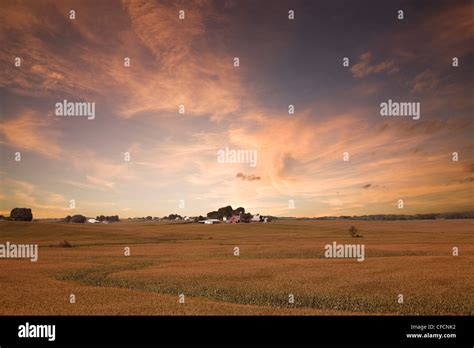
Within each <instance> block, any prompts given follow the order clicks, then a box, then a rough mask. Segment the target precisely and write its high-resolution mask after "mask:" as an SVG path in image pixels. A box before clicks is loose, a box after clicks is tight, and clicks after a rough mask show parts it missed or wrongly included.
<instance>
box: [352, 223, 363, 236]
mask: <svg viewBox="0 0 474 348" xmlns="http://www.w3.org/2000/svg"><path fill="white" fill-rule="evenodd" d="M357 232H358V230H357V228H356V227H355V226H351V227H350V228H349V233H350V234H351V237H352V238H356V237H357V238H358V237H362V236H361V235H359V234H357Z"/></svg>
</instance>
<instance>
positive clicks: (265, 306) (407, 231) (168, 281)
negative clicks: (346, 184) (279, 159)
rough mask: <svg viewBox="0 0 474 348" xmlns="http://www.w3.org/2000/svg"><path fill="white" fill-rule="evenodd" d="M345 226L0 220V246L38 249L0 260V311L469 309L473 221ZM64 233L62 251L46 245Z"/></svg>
mask: <svg viewBox="0 0 474 348" xmlns="http://www.w3.org/2000/svg"><path fill="white" fill-rule="evenodd" d="M352 224H353V222H352ZM350 226H351V221H343V220H341V221H280V222H278V223H270V224H237V225H222V224H221V225H201V224H199V225H198V224H177V223H173V224H164V223H159V222H142V223H140V222H121V223H114V224H108V225H103V224H100V225H92V224H90V225H80V224H67V223H46V222H34V223H21V222H10V221H4V222H2V223H1V224H0V243H4V242H5V241H10V242H12V243H38V244H39V245H40V251H39V260H38V262H36V263H31V262H30V261H29V260H5V259H0V263H1V267H2V273H0V281H1V282H2V287H1V288H0V314H3V315H5V314H39V315H43V314H165V315H166V314H170V315H189V314H221V315H222V314H224V315H225V314H236V315H239V314H276V315H286V314H290V315H295V314H296V315H298V314H301V315H308V314H319V315H336V314H337V315H341V314H342V315H344V314H358V315H367V314H375V315H390V314H394V315H406V314H411V315H437V314H447V315H472V313H473V308H474V305H473V295H472V294H473V293H474V291H473V290H474V289H473V286H472V284H474V281H473V280H474V277H473V275H472V273H473V272H472V264H473V260H474V246H473V241H474V238H473V235H472V230H473V227H474V224H473V221H471V220H449V221H447V220H436V221H394V222H378V221H376V222H371V221H358V222H357V226H356V227H357V228H358V230H359V232H361V233H362V234H363V235H364V237H363V238H357V239H355V238H351V237H350V235H349V234H348V232H347V231H348V229H349V227H350ZM66 239H67V240H68V241H69V242H70V244H72V245H74V248H57V247H50V246H49V245H50V244H53V245H54V244H55V243H56V244H55V245H57V240H66ZM333 241H336V242H337V243H348V244H354V243H363V244H365V250H366V255H365V257H366V260H365V261H364V262H357V261H356V260H353V259H326V258H324V246H325V244H330V243H332V242H333ZM235 246H238V247H239V248H240V256H239V257H236V256H234V255H233V248H234V247H235ZM453 246H457V247H459V248H460V256H458V257H454V256H452V247H453ZM124 247H130V249H131V255H130V256H128V257H127V256H124ZM70 293H78V294H82V295H83V296H77V298H78V300H77V302H76V304H74V305H72V304H69V303H68V296H69V294H70ZM179 293H184V294H185V296H186V304H185V305H180V304H179V303H178V294H179ZM289 294H294V296H295V303H292V304H290V303H288V296H289ZM398 294H403V296H404V303H403V304H399V303H398V302H397V296H398Z"/></svg>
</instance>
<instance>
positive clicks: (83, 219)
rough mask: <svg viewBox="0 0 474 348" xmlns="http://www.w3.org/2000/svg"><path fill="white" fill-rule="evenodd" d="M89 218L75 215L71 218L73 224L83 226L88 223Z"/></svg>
mask: <svg viewBox="0 0 474 348" xmlns="http://www.w3.org/2000/svg"><path fill="white" fill-rule="evenodd" d="M86 220H87V218H86V217H85V216H84V215H73V216H72V217H71V222H74V223H76V224H83V223H84V222H86Z"/></svg>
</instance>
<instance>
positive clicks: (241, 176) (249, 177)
mask: <svg viewBox="0 0 474 348" xmlns="http://www.w3.org/2000/svg"><path fill="white" fill-rule="evenodd" d="M235 177H236V178H239V179H242V180H244V181H255V180H260V179H261V178H260V177H259V176H256V175H252V174H251V175H245V174H243V173H238V174H237V175H236V176H235Z"/></svg>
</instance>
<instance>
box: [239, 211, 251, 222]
mask: <svg viewBox="0 0 474 348" xmlns="http://www.w3.org/2000/svg"><path fill="white" fill-rule="evenodd" d="M251 220H252V214H250V213H246V214H240V222H247V223H248V222H250V221H251Z"/></svg>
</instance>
